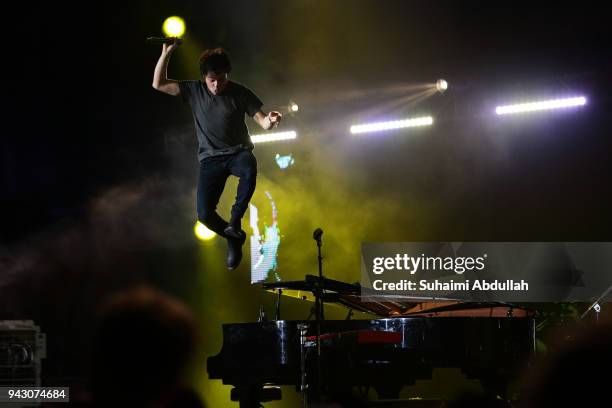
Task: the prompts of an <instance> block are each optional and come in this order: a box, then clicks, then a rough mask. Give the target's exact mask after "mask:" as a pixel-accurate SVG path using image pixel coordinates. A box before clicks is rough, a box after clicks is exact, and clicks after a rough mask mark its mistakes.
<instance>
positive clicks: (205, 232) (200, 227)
mask: <svg viewBox="0 0 612 408" xmlns="http://www.w3.org/2000/svg"><path fill="white" fill-rule="evenodd" d="M193 232H195V235H196V237H198V239H199V240H200V241H208V240H210V239H213V238H214V237H215V236H216V235H217V234H215V233H214V232H213V231H211V230H209V229H208V228H206V226H205V225H204V224H202V223H201V222H200V221H198V222H196V225H195V226H194V227H193Z"/></svg>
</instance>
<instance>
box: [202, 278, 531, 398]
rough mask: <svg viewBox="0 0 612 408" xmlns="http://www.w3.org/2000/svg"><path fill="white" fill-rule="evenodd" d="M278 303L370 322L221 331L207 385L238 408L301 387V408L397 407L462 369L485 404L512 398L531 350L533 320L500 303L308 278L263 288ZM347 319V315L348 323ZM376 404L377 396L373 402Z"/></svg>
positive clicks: (270, 324)
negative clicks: (354, 314) (306, 304)
mask: <svg viewBox="0 0 612 408" xmlns="http://www.w3.org/2000/svg"><path fill="white" fill-rule="evenodd" d="M263 287H264V289H265V290H269V291H274V292H276V293H277V295H278V302H280V299H281V295H283V296H285V295H287V296H294V297H298V298H301V299H304V300H313V301H315V302H319V301H320V302H321V303H320V304H321V307H322V305H323V304H324V303H337V304H340V305H343V306H345V307H347V308H348V309H349V310H359V311H363V312H368V313H370V314H372V315H374V316H377V317H379V318H375V319H369V320H349V319H347V320H325V319H323V318H321V317H322V316H323V313H322V311H323V310H322V309H321V315H320V316H319V317H318V318H317V319H315V320H307V321H287V320H281V319H280V316H279V312H278V310H279V308H278V304H277V316H276V317H277V319H276V320H273V321H259V322H253V323H236V324H224V325H223V346H222V349H221V352H220V353H219V354H218V355H216V356H212V357H209V358H208V364H207V367H208V374H209V378H210V379H221V380H222V381H223V384H231V385H233V386H234V388H233V389H232V392H231V399H232V400H233V401H238V402H239V405H240V407H241V408H251V407H260V406H261V405H260V404H261V402H266V401H271V400H278V399H281V397H282V396H281V391H280V388H279V387H278V386H279V385H295V386H296V388H297V390H298V392H300V393H301V395H302V401H303V406H308V405H309V404H310V403H312V402H317V401H319V402H320V401H333V402H336V403H339V404H340V406H350V407H358V406H367V405H366V403H367V402H366V399H367V394H368V391H369V390H370V389H373V390H375V391H376V394H377V397H378V399H380V400H393V399H397V398H399V393H400V390H401V389H402V388H403V387H404V386H405V385H411V384H414V382H415V381H416V380H418V379H431V378H432V371H433V369H435V368H438V367H454V368H460V369H461V371H462V373H463V374H464V375H465V376H466V377H467V378H469V379H477V380H479V381H480V382H481V383H482V386H483V389H484V390H485V394H487V395H489V396H491V397H494V396H500V397H501V398H502V399H505V398H507V396H506V389H507V385H508V383H509V381H510V380H511V379H512V378H514V377H515V376H516V375H517V373H518V372H520V370H522V369H524V368H525V365H526V364H527V362H528V359H529V356H530V355H531V354H532V353H533V352H534V349H535V324H534V313H533V311H531V310H528V309H524V308H521V307H516V306H514V305H509V304H501V303H466V302H458V301H452V300H436V301H433V300H431V299H430V300H428V301H422V300H415V299H401V300H399V301H398V300H397V299H396V298H394V299H389V300H385V299H382V301H381V299H368V298H367V296H366V297H363V296H362V293H361V288H360V286H359V285H357V284H348V283H344V282H339V281H335V280H331V279H327V278H320V277H317V276H312V275H307V276H306V279H305V280H304V281H291V282H276V283H271V284H264V285H263ZM350 315H351V314H350V313H349V316H350ZM369 394H370V395H371V394H372V393H369Z"/></svg>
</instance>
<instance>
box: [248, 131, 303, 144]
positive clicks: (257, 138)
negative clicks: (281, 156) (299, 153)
mask: <svg viewBox="0 0 612 408" xmlns="http://www.w3.org/2000/svg"><path fill="white" fill-rule="evenodd" d="M296 138H297V133H296V132H294V131H293V130H292V131H289V132H278V133H266V134H263V135H252V136H251V141H252V142H253V143H264V142H276V141H278V140H290V139H296Z"/></svg>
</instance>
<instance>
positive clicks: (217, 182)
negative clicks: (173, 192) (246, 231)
mask: <svg viewBox="0 0 612 408" xmlns="http://www.w3.org/2000/svg"><path fill="white" fill-rule="evenodd" d="M230 174H231V175H233V176H236V177H238V178H239V179H240V180H239V181H238V193H237V194H236V202H235V203H234V205H233V207H232V217H231V219H230V223H231V224H232V225H234V226H240V220H241V219H242V216H243V215H244V213H245V212H246V209H247V206H248V205H249V201H250V200H251V197H252V196H253V192H254V191H255V183H256V179H257V160H255V156H254V155H253V153H252V152H251V151H250V150H243V151H240V152H238V153H235V154H228V155H223V156H213V157H207V158H206V159H204V160H203V161H201V162H200V175H199V177H198V187H197V210H198V220H200V222H201V223H202V224H204V225H206V226H207V227H208V228H209V229H211V230H212V231H214V232H216V233H217V234H219V235H221V236H222V237H225V233H224V232H223V230H224V229H225V227H227V225H228V223H227V222H226V221H225V220H224V219H223V218H221V217H220V216H219V214H217V211H216V210H217V204H218V203H219V199H220V198H221V193H223V189H224V188H225V182H226V181H227V178H228V177H229V176H230Z"/></svg>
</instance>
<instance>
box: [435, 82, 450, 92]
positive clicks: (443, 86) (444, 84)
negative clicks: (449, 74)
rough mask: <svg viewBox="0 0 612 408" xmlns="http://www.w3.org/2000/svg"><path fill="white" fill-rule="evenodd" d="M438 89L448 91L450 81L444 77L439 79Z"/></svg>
mask: <svg viewBox="0 0 612 408" xmlns="http://www.w3.org/2000/svg"><path fill="white" fill-rule="evenodd" d="M436 89H437V90H438V92H440V93H442V92H444V91H446V90H447V89H448V82H446V81H445V80H443V79H438V81H437V82H436Z"/></svg>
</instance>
